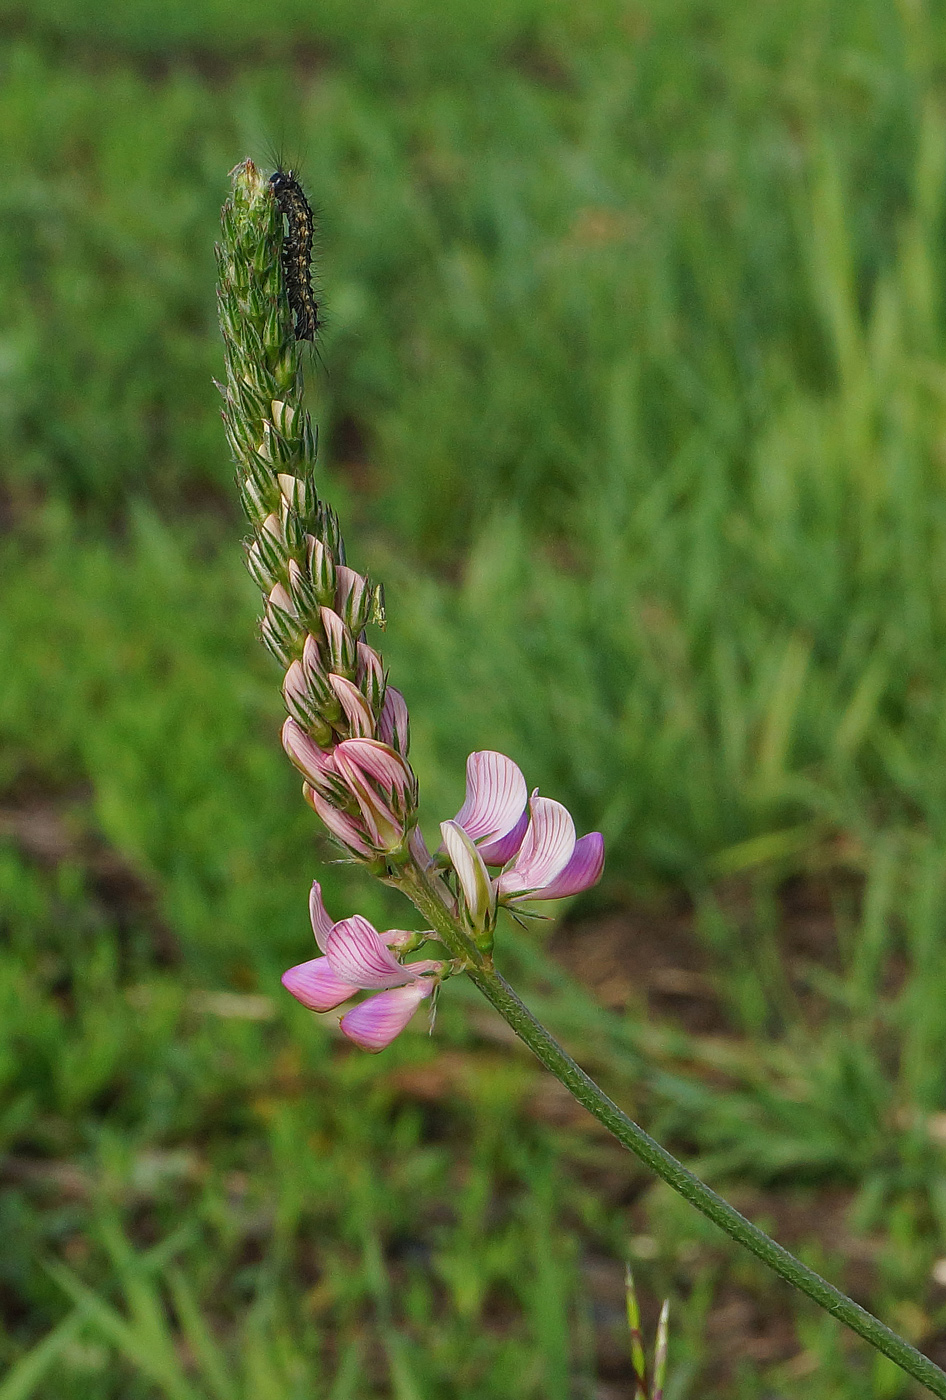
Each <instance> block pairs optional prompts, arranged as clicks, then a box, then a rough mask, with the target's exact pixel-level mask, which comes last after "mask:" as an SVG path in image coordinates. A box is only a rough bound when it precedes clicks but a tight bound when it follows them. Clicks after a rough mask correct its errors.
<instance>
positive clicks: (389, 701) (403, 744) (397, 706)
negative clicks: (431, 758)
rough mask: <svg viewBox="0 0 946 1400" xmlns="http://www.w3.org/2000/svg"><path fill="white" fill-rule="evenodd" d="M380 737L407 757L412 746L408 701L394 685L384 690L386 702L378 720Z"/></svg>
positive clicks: (403, 756) (383, 741)
mask: <svg viewBox="0 0 946 1400" xmlns="http://www.w3.org/2000/svg"><path fill="white" fill-rule="evenodd" d="M378 738H379V739H380V740H381V741H382V743H385V744H387V745H389V747H390V748H392V749H394V751H395V753H399V754H400V755H401V756H402V758H406V757H407V753H408V750H409V749H410V746H411V726H410V716H409V715H408V712H407V701H406V700H405V699H404V696H403V695H402V694H401V692H400V691H399V690H398V689H396V687H395V686H393V685H389V686H387V687H386V689H385V692H384V704H383V706H382V707H381V716H380V718H379V720H378Z"/></svg>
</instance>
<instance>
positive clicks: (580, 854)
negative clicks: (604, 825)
mask: <svg viewBox="0 0 946 1400" xmlns="http://www.w3.org/2000/svg"><path fill="white" fill-rule="evenodd" d="M603 870H604V837H603V836H602V835H601V832H600V831H591V832H589V833H588V835H587V836H583V837H582V838H581V840H580V841H576V842H575V849H574V851H573V852H572V857H571V860H570V861H569V862H568V864H567V865H566V866H565V869H564V870H562V871H561V872H560V873H559V874H558V875H556V877H555V879H554V880H553V881H552V882H551V884H549V885H545V886H543V888H542V889H539V890H535V891H534V892H533V895H532V898H533V899H565V897H566V896H567V895H570V894H580V893H581V891H582V890H590V889H591V886H592V885H596V884H597V883H598V881H599V880H600V879H601V872H602V871H603Z"/></svg>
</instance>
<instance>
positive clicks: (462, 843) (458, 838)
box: [440, 822, 496, 929]
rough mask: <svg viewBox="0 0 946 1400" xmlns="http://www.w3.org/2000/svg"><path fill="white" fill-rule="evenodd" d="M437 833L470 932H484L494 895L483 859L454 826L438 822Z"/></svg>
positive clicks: (453, 824) (494, 908)
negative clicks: (456, 881)
mask: <svg viewBox="0 0 946 1400" xmlns="http://www.w3.org/2000/svg"><path fill="white" fill-rule="evenodd" d="M440 831H441V835H442V836H443V844H444V846H445V847H446V849H447V855H448V856H449V857H450V863H451V865H452V866H453V868H454V870H455V871H456V872H457V879H458V880H459V882H460V891H461V893H462V895H463V902H464V904H465V905H466V908H467V912H468V913H469V916H470V921H471V922H472V924H473V927H474V928H478V929H485V928H486V927H487V925H488V924H489V922H490V920H491V918H492V916H493V914H494V913H495V910H496V892H495V890H494V888H493V882H492V881H491V880H490V878H489V872H488V871H487V869H486V866H485V865H484V864H483V857H482V856H481V855H480V853H479V851H478V850H477V849H476V847H475V846H474V844H473V842H472V840H471V839H470V837H469V836H468V835H467V833H466V832H465V831H464V829H463V827H462V826H460V825H459V823H458V822H441V823H440Z"/></svg>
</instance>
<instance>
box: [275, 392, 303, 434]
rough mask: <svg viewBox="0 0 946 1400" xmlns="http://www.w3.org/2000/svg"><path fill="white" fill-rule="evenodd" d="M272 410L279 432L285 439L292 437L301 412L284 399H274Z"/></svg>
mask: <svg viewBox="0 0 946 1400" xmlns="http://www.w3.org/2000/svg"><path fill="white" fill-rule="evenodd" d="M270 410H271V412H272V415H273V424H274V426H275V428H276V430H277V432H280V433H282V435H283V437H291V436H292V435H293V433H294V432H295V422H296V417H297V415H298V412H299V410H298V409H296V408H293V406H292V404H289V403H286V402H285V401H284V400H283V399H273V401H272V403H271V404H270Z"/></svg>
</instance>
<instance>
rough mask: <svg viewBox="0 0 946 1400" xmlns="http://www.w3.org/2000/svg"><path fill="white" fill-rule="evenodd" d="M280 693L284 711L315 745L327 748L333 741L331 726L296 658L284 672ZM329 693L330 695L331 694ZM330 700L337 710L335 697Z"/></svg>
mask: <svg viewBox="0 0 946 1400" xmlns="http://www.w3.org/2000/svg"><path fill="white" fill-rule="evenodd" d="M326 689H328V687H326ZM282 693H283V699H284V700H285V702H286V709H287V710H288V711H289V713H290V715H291V716H292V718H293V719H295V720H297V721H298V723H299V724H300V725H301V726H302V728H303V729H304V730H305V731H306V733H307V734H310V735H311V736H312V738H313V739H314V740H315V742H316V743H317V744H320V745H321V747H322V748H328V747H329V746H330V745H331V744H332V742H333V739H334V734H333V731H332V726H331V725H330V724H329V723H327V721H326V719H325V717H324V715H323V713H322V707H321V705H320V704H319V700H318V696H317V695H315V694H313V691H312V689H311V687H310V686H309V683H308V676H307V674H306V671H305V668H304V666H303V663H302V662H301V661H300V660H298V658H297V659H296V660H295V661H293V663H292V665H291V666H290V667H289V669H288V670H287V671H286V674H285V676H284V678H283V683H282ZM329 693H330V694H331V692H329ZM331 698H332V701H333V704H334V706H335V707H336V708H337V707H338V704H339V702H338V700H337V699H336V697H335V695H334V694H332V696H331Z"/></svg>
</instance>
